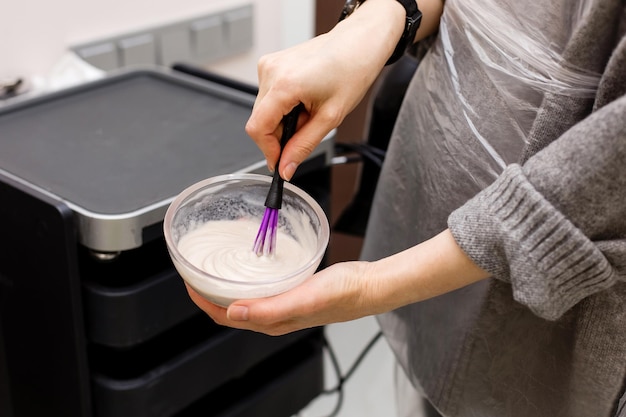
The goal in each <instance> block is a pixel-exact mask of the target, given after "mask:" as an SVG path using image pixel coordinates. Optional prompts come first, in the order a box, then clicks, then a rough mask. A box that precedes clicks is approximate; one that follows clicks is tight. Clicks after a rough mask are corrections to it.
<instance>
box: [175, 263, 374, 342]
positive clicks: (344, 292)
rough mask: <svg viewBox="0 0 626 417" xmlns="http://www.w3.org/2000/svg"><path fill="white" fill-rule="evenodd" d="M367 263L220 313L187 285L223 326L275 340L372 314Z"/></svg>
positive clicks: (343, 266) (342, 266) (331, 270)
mask: <svg viewBox="0 0 626 417" xmlns="http://www.w3.org/2000/svg"><path fill="white" fill-rule="evenodd" d="M369 265H370V264H369V263H367V262H345V263H338V264H335V265H333V266H330V267H328V268H326V269H324V270H322V271H320V272H318V273H317V274H315V275H314V276H313V277H311V278H310V279H308V280H307V281H305V282H304V283H303V284H302V285H300V286H298V287H296V288H294V289H292V290H290V291H288V292H285V293H283V294H279V295H276V296H274V297H268V298H261V299H256V300H240V301H236V302H235V303H233V304H231V306H230V307H229V308H228V309H226V308H223V307H220V306H217V305H215V304H212V303H210V302H209V301H207V300H206V299H205V298H203V297H202V296H201V295H199V294H198V293H196V292H195V291H194V290H193V289H192V288H190V287H189V286H188V287H187V290H188V292H189V295H190V297H191V299H192V300H193V301H194V302H195V303H196V304H197V305H198V307H200V308H201V309H202V310H203V311H204V312H205V313H207V314H208V315H209V316H210V317H211V318H212V319H213V320H214V321H215V322H216V323H218V324H221V325H223V326H228V327H235V328H239V329H247V330H253V331H257V332H261V333H266V334H270V335H274V336H276V335H281V334H285V333H290V332H293V331H296V330H301V329H306V328H310V327H315V326H322V325H325V324H329V323H335V322H342V321H348V320H353V319H357V318H360V317H364V316H366V315H371V314H376V313H378V312H380V311H378V310H377V309H376V308H375V304H376V294H375V292H374V291H372V290H373V288H372V287H371V285H370V284H372V283H373V282H374V281H375V280H370V279H368V273H367V269H368V266H369Z"/></svg>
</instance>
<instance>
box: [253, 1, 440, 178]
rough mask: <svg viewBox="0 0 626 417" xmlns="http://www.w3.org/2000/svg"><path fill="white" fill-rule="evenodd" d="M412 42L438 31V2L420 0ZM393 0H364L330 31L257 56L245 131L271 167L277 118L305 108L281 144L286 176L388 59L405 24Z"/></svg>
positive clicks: (276, 142) (276, 151)
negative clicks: (255, 89) (254, 97)
mask: <svg viewBox="0 0 626 417" xmlns="http://www.w3.org/2000/svg"><path fill="white" fill-rule="evenodd" d="M419 7H420V9H421V10H422V13H423V17H422V24H421V25H420V29H419V30H418V32H417V34H416V41H417V40H420V39H422V38H423V37H425V36H428V35H429V34H430V33H432V32H434V31H435V30H436V28H437V25H438V22H439V18H440V16H441V13H442V9H443V3H442V0H420V1H419ZM404 20H405V11H404V8H403V7H402V6H401V5H400V4H399V3H398V2H397V1H396V0H368V1H366V2H365V3H363V4H362V5H361V6H360V7H359V8H358V9H357V10H356V11H355V12H354V13H353V14H352V15H351V16H350V17H349V18H348V19H345V20H343V21H342V22H340V23H338V24H337V25H336V26H335V27H334V28H333V29H332V30H331V31H330V32H328V33H326V34H323V35H320V36H318V37H316V38H313V39H311V40H309V41H307V42H304V43H302V44H300V45H297V46H295V47H292V48H289V49H286V50H284V51H279V52H276V53H273V54H270V55H266V56H264V57H262V58H261V59H260V60H259V65H258V74H259V94H258V96H257V100H256V102H255V105H254V108H253V111H252V114H251V116H250V119H249V121H248V123H247V125H246V131H247V133H248V134H249V135H250V137H251V138H252V139H253V140H254V141H255V142H256V143H257V145H258V146H259V148H260V149H261V151H262V152H263V154H264V155H265V158H266V159H267V162H268V166H269V167H270V168H271V169H273V167H274V164H275V163H276V160H277V159H278V154H279V152H280V146H279V138H280V128H281V127H280V122H281V120H282V117H283V115H285V114H287V113H288V112H289V111H290V110H291V109H292V108H293V107H295V106H296V105H297V104H298V103H300V102H302V103H304V105H305V108H306V112H305V114H303V115H301V117H300V121H299V126H298V131H297V132H296V134H295V135H294V136H293V137H292V139H291V140H290V141H289V143H288V144H287V146H286V147H285V149H284V151H283V154H282V157H281V162H280V167H279V172H280V174H281V176H282V177H283V178H285V179H287V180H289V179H291V177H292V175H293V173H294V171H295V169H296V168H297V166H298V165H299V164H300V163H301V162H302V161H303V160H304V159H306V157H307V156H308V155H309V153H310V152H311V151H312V150H313V149H314V148H315V147H316V146H317V145H318V144H319V143H320V142H321V140H322V139H323V138H324V136H326V135H327V134H328V133H329V132H330V131H331V130H332V129H334V128H336V127H337V126H339V124H340V123H341V122H342V121H343V119H344V118H345V116H346V115H347V114H348V113H350V112H351V111H352V110H353V109H354V108H355V107H356V105H357V104H358V103H359V102H360V101H361V99H362V98H363V96H364V95H365V93H366V92H367V90H368V89H369V87H370V86H371V85H372V83H373V82H374V81H375V79H376V77H377V76H378V74H379V73H380V71H381V69H382V68H383V67H384V65H385V62H386V61H387V59H388V58H389V56H391V53H392V52H393V50H394V48H395V46H396V44H397V42H398V40H399V39H400V36H401V34H402V31H403V28H404Z"/></svg>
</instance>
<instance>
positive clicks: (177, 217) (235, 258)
mask: <svg viewBox="0 0 626 417" xmlns="http://www.w3.org/2000/svg"><path fill="white" fill-rule="evenodd" d="M271 181H272V178H271V177H269V176H266V175H258V174H230V175H221V176H217V177H213V178H209V179H206V180H203V181H200V182H198V183H196V184H194V185H192V186H190V187H188V188H187V189H185V190H184V191H182V192H181V193H180V194H179V195H178V196H177V197H176V198H175V199H174V201H173V202H172V203H171V204H170V206H169V207H168V209H167V212H166V214H165V220H164V224H163V229H164V233H165V241H166V244H167V249H168V251H169V254H170V257H171V258H172V261H173V263H174V266H175V267H176V270H177V271H178V273H179V274H180V275H181V277H182V278H183V279H184V280H185V282H186V283H187V284H188V285H189V286H191V287H192V288H193V289H194V290H195V291H196V292H198V293H199V294H201V295H202V296H203V297H205V298H206V299H207V300H209V301H211V302H212V303H215V304H218V305H221V306H224V307H227V306H228V305H229V304H230V303H232V302H233V301H235V300H239V299H251V298H261V297H269V296H272V295H276V294H280V293H282V292H285V291H287V290H289V289H291V288H293V287H295V286H297V285H299V284H301V283H302V282H303V281H305V280H306V279H307V278H309V277H310V276H312V275H313V273H315V271H316V269H317V268H318V266H319V265H320V262H321V261H322V258H323V256H324V253H325V251H326V248H327V246H328V241H329V238H330V226H329V224H328V219H327V217H326V214H325V213H324V210H323V209H322V208H321V207H320V205H319V204H318V203H317V202H316V201H315V200H314V199H313V198H312V197H311V196H310V195H308V194H307V193H306V192H305V191H303V190H302V189H300V188H298V187H296V186H294V185H293V184H290V183H287V182H286V183H285V187H284V191H283V204H282V207H281V209H280V210H279V225H278V236H277V241H276V249H275V252H274V255H272V256H268V255H262V256H257V255H256V254H254V252H253V250H252V247H253V245H254V239H255V237H256V234H257V232H258V230H259V227H260V225H261V220H262V218H263V215H264V213H265V206H264V203H265V197H266V196H267V192H268V190H269V186H270V183H271Z"/></svg>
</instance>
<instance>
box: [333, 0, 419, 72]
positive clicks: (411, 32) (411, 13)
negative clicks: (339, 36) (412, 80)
mask: <svg viewBox="0 0 626 417" xmlns="http://www.w3.org/2000/svg"><path fill="white" fill-rule="evenodd" d="M396 1H398V3H400V4H401V5H402V6H403V7H404V10H406V20H405V22H404V32H402V37H401V38H400V40H399V41H398V44H397V45H396V49H394V51H393V54H391V58H389V60H388V61H387V63H386V64H385V65H389V64H393V63H394V62H396V61H397V60H398V59H400V57H401V56H402V55H404V51H406V50H407V48H408V47H409V46H411V45H412V44H413V40H414V39H415V34H416V33H417V29H419V27H420V23H421V22H422V12H420V9H419V8H418V7H417V2H416V1H415V0H396ZM362 3H365V0H346V3H345V4H344V6H343V9H342V10H341V15H340V16H339V21H342V20H343V19H345V18H346V17H348V16H350V15H351V14H352V12H354V10H355V9H356V8H357V7H359V5H361V4H362Z"/></svg>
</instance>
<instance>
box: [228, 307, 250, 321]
mask: <svg viewBox="0 0 626 417" xmlns="http://www.w3.org/2000/svg"><path fill="white" fill-rule="evenodd" d="M226 317H228V319H229V320H233V321H246V320H248V307H246V306H230V307H228V310H226Z"/></svg>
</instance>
